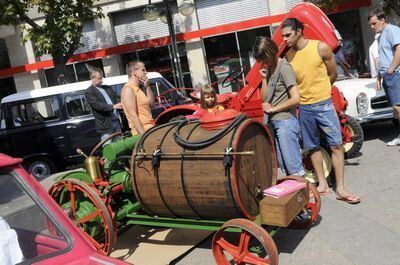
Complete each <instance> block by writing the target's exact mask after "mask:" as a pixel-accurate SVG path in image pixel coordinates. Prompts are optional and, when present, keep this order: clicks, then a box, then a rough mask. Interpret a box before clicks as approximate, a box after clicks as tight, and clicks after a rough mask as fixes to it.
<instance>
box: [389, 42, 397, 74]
mask: <svg viewBox="0 0 400 265" xmlns="http://www.w3.org/2000/svg"><path fill="white" fill-rule="evenodd" d="M399 64H400V44H397V45H396V46H395V51H394V55H393V61H392V64H391V65H390V67H389V69H388V70H387V73H388V74H390V75H391V74H393V72H394V71H395V70H396V68H397V67H398V66H399Z"/></svg>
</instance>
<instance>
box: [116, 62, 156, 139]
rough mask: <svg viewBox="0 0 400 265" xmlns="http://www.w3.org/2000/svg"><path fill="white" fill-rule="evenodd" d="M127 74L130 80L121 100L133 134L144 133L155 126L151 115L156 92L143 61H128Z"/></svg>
mask: <svg viewBox="0 0 400 265" xmlns="http://www.w3.org/2000/svg"><path fill="white" fill-rule="evenodd" d="M127 74H128V78H129V80H128V83H126V84H125V86H124V87H123V88H122V91H121V102H122V106H123V108H124V113H125V116H126V118H127V120H128V123H129V128H130V129H131V132H132V135H142V134H143V133H144V132H145V131H146V130H148V129H149V128H151V127H153V126H154V120H153V117H152V115H151V106H152V105H153V104H154V94H153V92H152V90H151V88H150V85H149V79H148V78H147V72H146V67H145V66H144V63H143V62H141V61H132V62H130V63H128V65H127ZM141 88H143V90H142V89H141ZM144 91H145V92H144Z"/></svg>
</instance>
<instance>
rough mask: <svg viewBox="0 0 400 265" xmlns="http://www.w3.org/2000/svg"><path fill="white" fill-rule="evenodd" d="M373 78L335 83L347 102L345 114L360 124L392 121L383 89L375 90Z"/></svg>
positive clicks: (391, 114)
mask: <svg viewBox="0 0 400 265" xmlns="http://www.w3.org/2000/svg"><path fill="white" fill-rule="evenodd" d="M375 80H376V79H375V78H354V79H346V80H341V81H337V82H335V84H334V85H335V86H336V87H337V88H338V89H339V90H340V91H341V92H342V93H343V95H344V97H345V98H346V99H347V101H348V103H349V104H348V106H347V110H346V114H347V115H349V116H352V117H354V118H355V119H356V120H358V121H359V122H360V123H367V122H373V121H380V120H385V119H393V112H392V108H391V107H390V106H389V103H388V101H387V99H386V95H385V92H384V91H383V89H381V90H376V89H375Z"/></svg>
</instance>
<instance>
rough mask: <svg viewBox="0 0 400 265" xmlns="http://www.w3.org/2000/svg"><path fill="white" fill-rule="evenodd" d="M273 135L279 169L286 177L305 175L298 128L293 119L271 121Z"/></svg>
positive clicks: (296, 121) (297, 123) (296, 122)
mask: <svg viewBox="0 0 400 265" xmlns="http://www.w3.org/2000/svg"><path fill="white" fill-rule="evenodd" d="M271 124H272V128H273V129H274V135H275V147H276V155H277V157H278V162H279V167H280V168H281V169H282V171H284V172H285V173H286V175H294V176H303V175H304V174H305V172H304V168H303V162H302V157H301V152H300V143H299V138H300V126H299V122H298V120H297V119H296V118H295V117H293V118H290V119H287V120H272V121H271Z"/></svg>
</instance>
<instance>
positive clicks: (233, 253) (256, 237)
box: [212, 219, 278, 265]
mask: <svg viewBox="0 0 400 265" xmlns="http://www.w3.org/2000/svg"><path fill="white" fill-rule="evenodd" d="M231 228H234V229H239V230H240V232H229V229H231ZM212 250H213V254H214V258H215V261H216V262H217V264H218V265H231V264H238V265H239V264H240V265H244V264H253V265H267V264H268V265H277V264H278V249H277V247H276V245H275V242H274V240H273V239H272V238H271V236H270V235H269V234H268V232H267V231H265V230H264V229H263V228H262V227H261V226H259V225H257V224H256V223H254V222H252V221H250V220H248V219H232V220H229V221H228V222H226V223H224V224H223V225H222V227H221V228H220V229H219V230H218V231H217V232H216V233H215V235H214V238H213V241H212Z"/></svg>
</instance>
